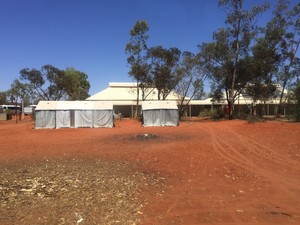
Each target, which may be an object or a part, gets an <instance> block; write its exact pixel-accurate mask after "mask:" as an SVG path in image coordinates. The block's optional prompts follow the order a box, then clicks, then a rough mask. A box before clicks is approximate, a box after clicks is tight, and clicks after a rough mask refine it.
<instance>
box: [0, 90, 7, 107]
mask: <svg viewBox="0 0 300 225" xmlns="http://www.w3.org/2000/svg"><path fill="white" fill-rule="evenodd" d="M6 98H7V91H1V92H0V105H5V104H6V102H7V99H6Z"/></svg>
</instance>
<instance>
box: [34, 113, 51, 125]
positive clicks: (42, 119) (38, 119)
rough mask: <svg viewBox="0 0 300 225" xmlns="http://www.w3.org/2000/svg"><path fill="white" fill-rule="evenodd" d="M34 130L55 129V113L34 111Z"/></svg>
mask: <svg viewBox="0 0 300 225" xmlns="http://www.w3.org/2000/svg"><path fill="white" fill-rule="evenodd" d="M35 128H55V111H48V110H41V111H36V113H35Z"/></svg>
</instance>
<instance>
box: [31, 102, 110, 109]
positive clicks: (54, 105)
mask: <svg viewBox="0 0 300 225" xmlns="http://www.w3.org/2000/svg"><path fill="white" fill-rule="evenodd" d="M76 109H78V110H112V109H113V104H112V103H111V102H104V101H40V102H39V104H38V105H37V106H36V109H35V110H36V111H39V110H76Z"/></svg>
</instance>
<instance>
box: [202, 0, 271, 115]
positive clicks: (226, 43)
mask: <svg viewBox="0 0 300 225" xmlns="http://www.w3.org/2000/svg"><path fill="white" fill-rule="evenodd" d="M219 6H221V7H223V8H224V9H225V10H226V13H227V16H226V20H225V23H226V25H227V27H226V28H221V29H219V30H218V31H216V32H214V34H213V39H214V41H213V42H211V43H204V44H202V45H200V46H199V47H200V52H201V56H202V60H203V61H204V62H205V64H206V70H207V71H208V75H209V77H210V78H211V79H212V80H213V81H214V82H215V83H216V85H217V86H216V87H217V88H216V89H217V90H218V91H220V90H222V91H223V90H224V91H225V95H226V99H227V102H228V108H229V112H228V113H229V119H232V118H233V109H234V103H235V99H236V97H237V96H238V95H239V94H240V92H241V91H242V89H243V88H244V87H245V86H246V85H247V83H248V81H249V80H251V79H252V76H253V75H252V74H251V73H250V72H249V71H248V70H247V69H245V68H247V66H248V65H250V63H251V60H250V47H251V43H252V42H253V40H254V38H255V36H256V34H257V26H255V21H256V18H257V16H258V15H259V14H260V13H262V12H264V11H265V10H266V9H267V7H268V5H263V6H255V7H253V8H252V9H251V10H244V9H243V1H242V0H219ZM242 70H243V72H246V73H243V72H242ZM249 76H250V77H249Z"/></svg>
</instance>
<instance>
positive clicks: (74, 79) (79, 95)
mask: <svg viewBox="0 0 300 225" xmlns="http://www.w3.org/2000/svg"><path fill="white" fill-rule="evenodd" d="M87 78H88V75H87V74H85V73H84V72H81V71H79V70H76V69H74V68H73V67H68V68H67V69H66V70H64V90H65V92H66V93H67V96H68V97H67V98H68V100H73V101H74V100H85V99H87V98H88V97H89V89H90V82H89V81H88V80H87Z"/></svg>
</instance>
